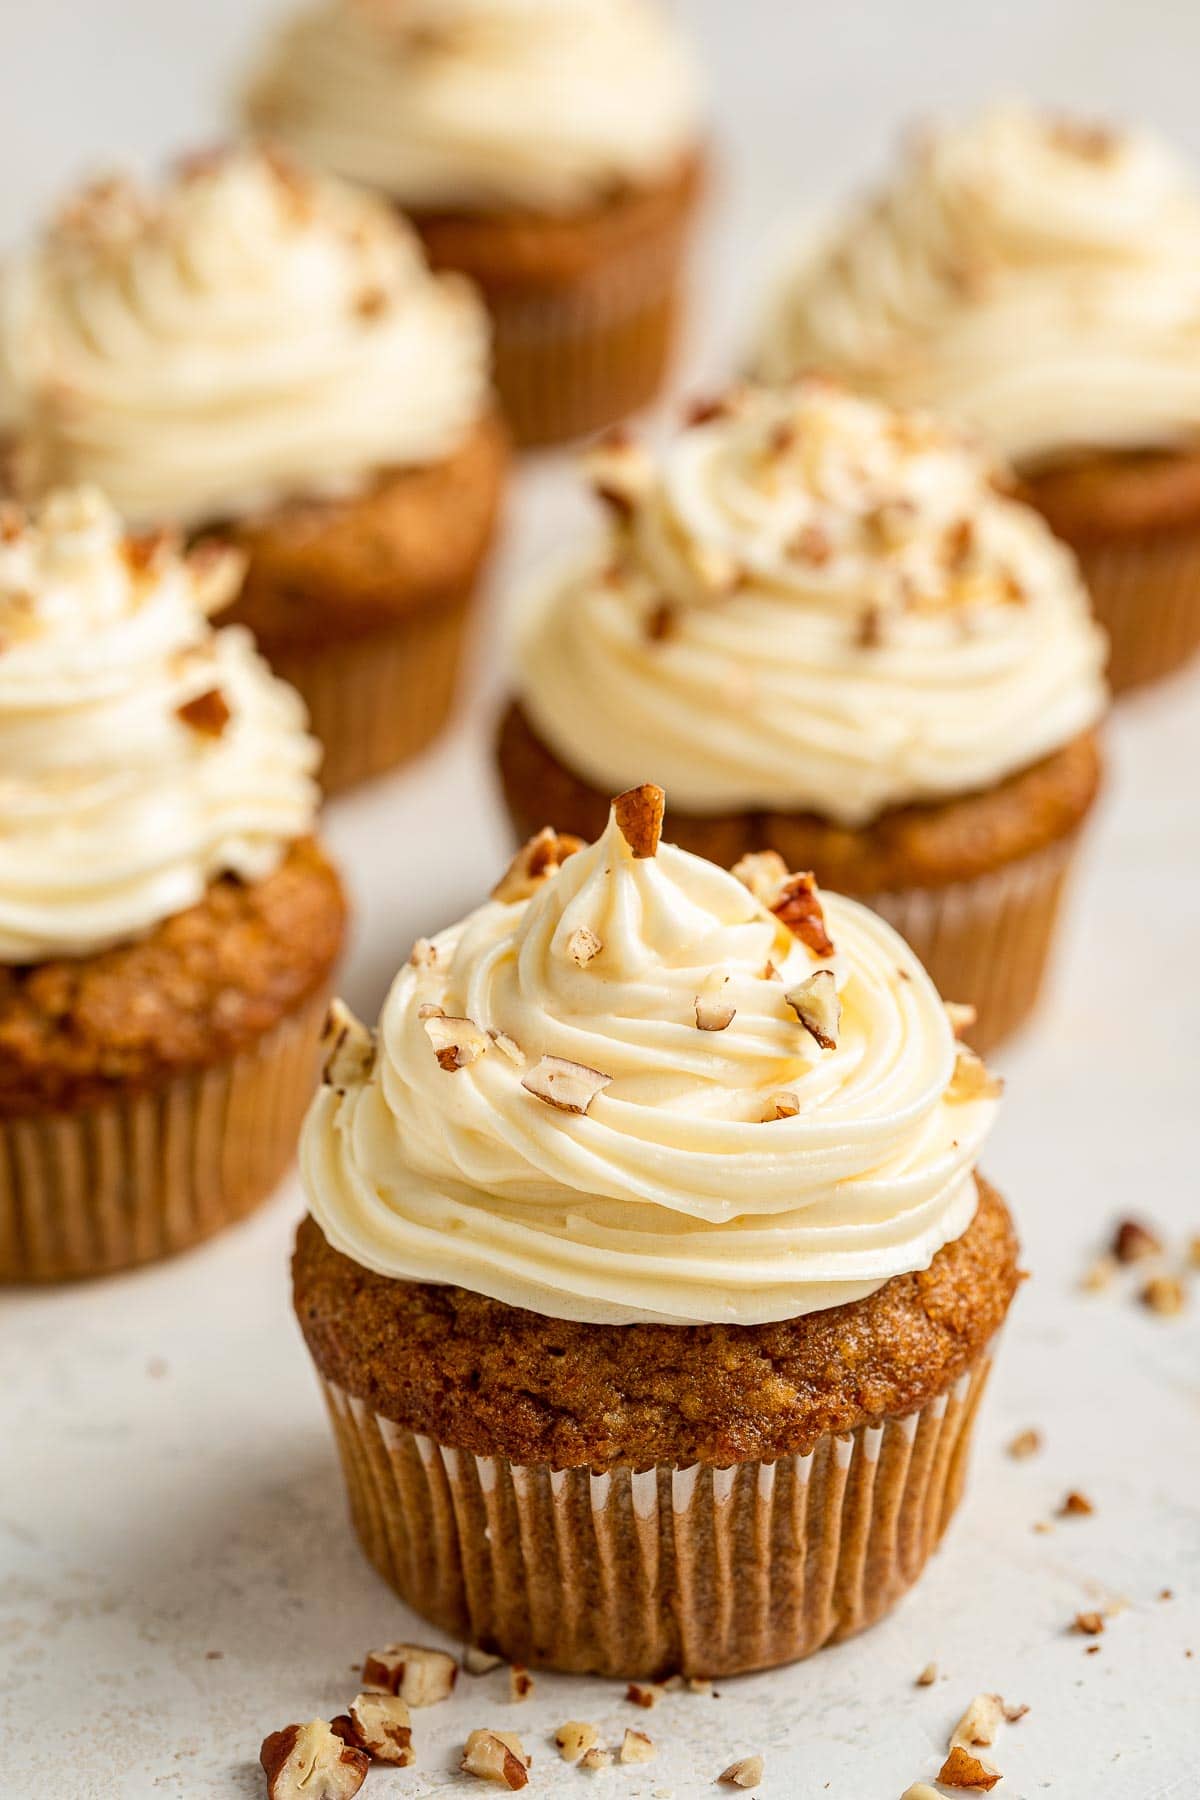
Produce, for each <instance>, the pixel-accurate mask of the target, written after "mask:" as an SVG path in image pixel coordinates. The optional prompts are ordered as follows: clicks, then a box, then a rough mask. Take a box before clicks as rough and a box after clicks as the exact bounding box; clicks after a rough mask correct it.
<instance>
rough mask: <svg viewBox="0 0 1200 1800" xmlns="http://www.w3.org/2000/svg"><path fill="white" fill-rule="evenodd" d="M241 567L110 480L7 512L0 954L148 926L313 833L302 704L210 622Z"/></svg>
mask: <svg viewBox="0 0 1200 1800" xmlns="http://www.w3.org/2000/svg"><path fill="white" fill-rule="evenodd" d="M240 578H241V559H240V558H239V556H238V555H237V554H236V553H235V552H230V551H222V550H216V549H213V548H212V547H211V546H206V547H202V548H201V549H199V550H197V551H195V552H193V553H192V555H191V556H190V557H188V558H184V557H183V556H182V555H181V554H180V553H179V550H178V548H177V547H176V546H175V545H174V544H173V543H172V542H171V540H170V539H169V538H168V537H165V536H162V535H158V536H154V537H150V538H128V537H126V536H125V534H124V532H123V531H122V528H121V525H120V521H119V519H118V517H117V515H116V514H115V513H114V511H113V510H112V508H111V507H110V506H109V504H108V502H107V501H106V500H104V499H103V498H102V497H101V496H100V495H99V494H98V493H97V492H95V491H94V490H88V489H82V490H78V491H72V492H59V493H55V494H52V495H50V496H49V497H48V498H47V500H46V501H45V503H44V504H43V506H42V507H41V509H40V511H39V512H38V513H37V514H35V515H32V516H29V515H26V514H25V513H23V512H22V511H21V509H19V508H15V507H8V508H5V509H4V510H3V511H2V512H0V961H3V962H7V963H28V962H38V961H42V960H44V959H45V958H47V957H54V956H84V955H89V954H91V953H92V952H95V951H99V950H103V949H105V948H107V947H108V946H109V945H112V944H115V943H119V942H122V941H124V940H126V939H129V938H131V937H136V936H138V935H139V934H140V933H142V932H143V931H147V930H149V929H151V928H152V927H153V926H155V925H157V924H158V923H160V922H161V921H162V920H163V919H165V918H167V917H168V916H169V915H170V914H172V913H176V912H180V911H182V910H183V909H184V908H185V907H188V906H191V905H192V904H193V903H194V902H195V901H197V900H199V899H200V898H201V896H202V894H203V892H204V889H205V887H206V885H207V883H208V882H209V881H210V880H212V879H214V878H215V877H217V876H219V875H222V874H226V873H232V874H237V875H240V876H242V877H243V878H244V879H246V880H256V879H259V878H260V877H262V876H264V875H266V874H268V873H269V872H270V871H271V869H273V868H274V867H275V865H276V864H277V863H278V861H279V859H280V857H281V856H282V854H283V850H284V847H285V846H286V844H287V843H289V842H290V841H292V840H293V839H295V838H298V837H302V836H303V835H304V834H305V833H306V832H308V831H309V830H310V829H311V827H312V824H313V820H314V818H315V815H316V806H317V790H316V786H315V783H314V781H313V771H314V770H315V768H316V765H317V761H318V757H319V752H318V750H317V746H316V744H315V743H314V742H313V740H312V739H311V738H310V737H308V735H307V733H306V731H305V728H304V712H303V707H302V706H301V703H300V701H299V699H298V698H297V697H296V695H295V694H293V693H292V691H291V690H290V689H289V688H287V687H285V686H284V684H283V683H282V682H279V681H276V680H275V679H274V678H273V677H272V676H271V674H270V673H269V671H268V670H267V668H266V665H265V664H264V663H263V662H261V660H260V659H259V657H258V656H257V655H256V653H255V651H254V646H253V643H252V641H251V639H250V637H249V636H248V634H247V633H245V632H244V631H241V630H238V629H234V628H231V629H229V630H226V631H221V632H214V631H213V630H212V628H211V627H210V626H209V624H208V622H207V619H206V617H205V613H206V612H207V611H209V610H211V609H212V608H213V607H214V606H217V605H219V604H222V603H223V602H224V601H225V600H226V599H228V597H229V595H230V593H231V592H232V590H233V589H234V588H235V587H236V586H237V583H238V581H239V580H240Z"/></svg>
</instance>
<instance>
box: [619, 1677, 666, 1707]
mask: <svg viewBox="0 0 1200 1800" xmlns="http://www.w3.org/2000/svg"><path fill="white" fill-rule="evenodd" d="M665 1692H666V1689H665V1688H664V1687H663V1686H662V1684H661V1682H657V1681H631V1682H630V1683H629V1686H628V1687H627V1688H626V1689H625V1698H626V1699H627V1700H628V1701H630V1702H631V1703H632V1704H633V1705H634V1706H644V1707H646V1708H649V1707H651V1706H657V1705H658V1703H659V1701H660V1700H661V1699H662V1697H663V1694H664V1693H665Z"/></svg>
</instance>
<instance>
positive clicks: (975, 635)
mask: <svg viewBox="0 0 1200 1800" xmlns="http://www.w3.org/2000/svg"><path fill="white" fill-rule="evenodd" d="M593 473H594V476H595V479H596V482H597V486H598V489H599V491H600V493H601V495H602V496H603V497H605V498H607V499H608V500H609V501H610V502H611V503H612V505H613V507H614V510H615V513H616V520H615V524H614V527H613V533H612V538H611V541H610V542H608V543H607V544H605V545H604V546H603V548H602V550H601V552H600V554H598V555H591V556H589V557H587V558H586V559H585V560H584V562H583V564H582V566H574V567H572V568H571V569H569V570H568V571H567V573H566V574H565V576H564V577H562V578H560V579H558V580H556V581H554V582H552V583H550V584H549V585H548V586H547V588H546V590H545V591H544V592H543V593H541V594H539V595H538V596H536V597H535V602H534V604H533V606H532V607H531V608H530V610H529V613H528V615H527V617H526V618H525V620H524V623H523V628H522V630H521V633H520V647H519V657H518V677H517V679H518V688H519V693H520V698H521V703H522V705H523V707H524V709H525V712H526V714H527V716H528V717H529V719H530V721H531V723H532V724H533V726H534V728H535V730H536V731H537V733H538V735H539V736H540V737H541V738H542V739H543V740H544V741H545V742H546V743H547V744H548V745H549V746H550V748H551V749H552V750H553V751H554V752H555V754H556V755H557V756H558V757H559V759H560V760H561V761H562V762H564V763H565V764H566V765H567V766H568V767H569V768H571V769H573V770H575V771H576V772H577V773H578V774H580V775H582V776H583V777H584V778H585V779H587V780H588V781H590V782H591V783H592V784H593V785H595V786H598V787H601V788H603V789H607V790H608V791H609V792H612V791H613V790H614V789H616V788H619V787H624V786H628V785H629V784H630V783H631V782H632V781H633V780H634V779H636V777H637V775H638V773H639V771H641V770H644V769H647V768H651V769H653V770H654V771H655V773H656V775H658V776H659V777H660V779H661V780H662V782H663V785H664V786H665V787H667V788H668V790H669V791H670V793H671V798H672V801H673V802H674V803H675V804H677V805H678V806H680V807H681V808H683V809H684V810H686V811H690V812H695V813H702V814H704V813H719V812H725V811H729V810H734V811H740V810H743V809H746V808H759V807H764V808H772V809H778V810H787V811H811V812H815V813H818V814H820V815H822V816H823V817H826V818H831V819H834V820H836V821H837V822H839V823H842V824H845V825H850V826H855V825H861V824H865V823H868V822H869V821H870V820H871V819H873V818H875V817H876V816H877V815H878V814H879V813H880V812H882V811H883V810H885V809H886V808H887V807H889V806H894V805H903V804H908V803H910V802H917V801H924V800H938V799H942V798H945V797H948V796H952V795H961V794H966V793H970V792H973V791H975V790H977V789H981V788H984V787H987V786H990V785H992V784H993V783H995V782H996V781H998V780H1000V779H1002V778H1003V777H1005V776H1006V775H1008V774H1010V773H1013V772H1015V771H1017V770H1019V769H1022V768H1025V767H1028V766H1030V765H1032V764H1033V763H1034V762H1036V761H1037V760H1038V759H1039V758H1041V757H1042V756H1044V755H1046V754H1048V753H1050V752H1051V751H1053V750H1056V749H1058V748H1061V747H1062V746H1063V745H1065V744H1066V743H1067V742H1068V741H1069V740H1070V739H1071V738H1072V737H1074V736H1076V735H1077V734H1078V733H1080V732H1081V731H1083V730H1085V729H1087V728H1088V727H1089V726H1091V725H1092V724H1093V723H1094V722H1095V721H1096V720H1097V718H1098V717H1099V715H1100V714H1101V712H1102V711H1103V708H1104V704H1105V689H1104V682H1103V677H1102V667H1103V662H1104V643H1103V638H1102V635H1101V633H1100V632H1099V630H1098V629H1097V627H1096V626H1095V625H1094V624H1093V623H1092V621H1091V618H1090V613H1089V608H1088V602H1087V597H1086V595H1085V592H1084V589H1083V587H1082V585H1081V582H1080V580H1079V577H1078V574H1077V572H1076V569H1075V565H1074V562H1073V561H1072V558H1071V556H1070V554H1069V553H1068V552H1067V551H1066V550H1065V549H1064V548H1063V547H1062V546H1061V545H1060V544H1058V543H1057V542H1056V541H1055V539H1054V538H1053V537H1052V536H1051V534H1050V532H1049V530H1048V529H1047V528H1046V526H1045V525H1044V523H1043V522H1042V520H1041V519H1040V518H1039V517H1038V516H1037V515H1036V514H1035V513H1033V512H1032V511H1031V510H1030V509H1029V508H1027V507H1024V506H1020V505H1018V504H1016V503H1015V502H1014V501H1012V500H1011V499H1008V498H1006V497H1004V496H1003V495H1002V494H1001V493H1000V492H998V491H997V488H996V487H995V485H994V483H993V479H992V476H993V471H992V469H991V467H990V465H989V463H988V461H987V459H986V458H985V457H984V456H983V455H982V454H981V453H979V452H978V451H977V450H975V449H974V448H972V447H971V446H970V445H969V444H967V443H966V442H965V441H964V440H961V439H959V438H957V437H955V436H954V435H952V434H951V433H949V432H947V431H946V430H944V429H943V428H941V427H939V426H938V425H936V424H934V423H933V422H931V421H930V420H929V419H928V418H926V417H925V416H923V415H917V414H908V413H896V412H892V411H889V410H886V409H884V408H883V407H880V406H878V405H876V404H874V403H871V402H867V401H862V400H859V399H856V398H853V397H851V396H849V395H847V394H845V393H842V392H840V391H839V390H838V389H837V388H835V387H833V386H831V385H830V384H829V383H827V382H817V381H809V382H805V383H801V384H799V385H798V386H797V387H795V388H789V389H783V390H778V391H771V390H767V389H742V390H737V391H735V392H734V393H733V394H731V395H730V396H728V397H727V398H726V399H725V400H724V401H723V402H721V403H719V404H718V405H717V406H715V407H714V408H711V409H707V410H706V411H705V412H704V413H703V415H702V416H701V417H700V418H699V420H698V422H696V423H693V424H692V425H690V426H689V427H688V428H687V429H685V430H683V431H682V432H681V433H679V434H678V435H677V436H676V437H675V439H674V440H673V441H672V442H671V443H670V444H669V445H668V447H667V448H666V450H665V451H664V453H663V454H662V456H661V458H660V459H659V461H658V462H657V463H654V462H652V461H650V459H649V458H648V457H646V456H645V455H644V454H643V453H642V452H641V451H639V450H638V449H637V448H636V447H634V446H617V447H615V448H613V449H609V450H607V451H604V452H602V453H601V454H600V455H599V456H598V457H597V458H596V459H595V460H594V464H593Z"/></svg>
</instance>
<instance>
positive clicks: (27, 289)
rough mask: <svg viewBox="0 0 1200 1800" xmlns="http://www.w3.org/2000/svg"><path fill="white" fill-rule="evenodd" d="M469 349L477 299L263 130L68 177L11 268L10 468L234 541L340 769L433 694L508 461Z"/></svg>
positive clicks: (391, 749) (247, 617) (435, 711)
mask: <svg viewBox="0 0 1200 1800" xmlns="http://www.w3.org/2000/svg"><path fill="white" fill-rule="evenodd" d="M85 318H86V319H87V320H88V321H89V322H90V323H89V328H88V331H87V332H85V331H84V330H83V329H82V328H81V323H80V322H81V320H82V319H85ZM231 320H233V321H234V323H233V324H232V325H231V323H230V321H231ZM96 321H103V324H102V325H97V324H96ZM487 369H488V332H487V322H486V315H485V313H484V311H483V309H482V306H481V305H480V303H479V301H478V298H477V297H476V296H475V295H474V294H473V292H472V291H471V290H470V289H469V288H468V286H467V285H466V284H465V283H464V282H463V281H461V280H460V279H459V278H457V277H451V276H445V277H443V276H437V277H435V276H433V275H432V274H431V273H430V271H429V269H428V266H427V264H426V262H425V258H424V253H423V251H422V249H421V247H420V243H419V241H418V239H417V238H416V236H415V234H414V233H413V232H412V230H411V228H410V227H409V226H407V225H406V224H405V222H404V221H403V220H402V219H401V218H399V217H398V215H396V214H395V213H394V211H393V210H392V209H391V208H390V207H388V206H386V205H385V204H384V203H382V202H380V201H376V200H373V199H371V198H370V197H369V196H367V195H364V194H360V193H358V192H356V191H354V190H352V189H350V188H348V187H344V186H342V185H341V184H340V183H338V182H335V181H326V180H323V179H317V178H315V177H310V176H307V175H305V174H303V173H301V172H300V171H299V170H298V169H297V168H296V167H294V166H293V165H292V164H291V163H289V162H288V161H287V160H285V159H283V158H281V157H280V156H279V155H278V154H277V153H274V152H270V153H268V152H264V151H254V150H241V151H235V152H230V153H228V154H225V155H221V156H214V157H210V158H200V159H196V160H194V161H193V162H191V163H189V164H186V165H185V166H183V167H182V168H181V169H179V170H178V171H176V173H175V174H174V175H173V177H172V178H171V179H170V180H169V181H168V182H167V183H165V184H164V185H163V187H162V188H161V189H160V190H157V191H155V192H148V191H144V190H142V189H139V188H136V187H134V186H133V185H132V184H129V183H120V182H107V183H101V184H98V185H97V186H95V187H93V188H92V189H90V190H88V191H87V192H85V193H84V194H83V195H81V196H80V197H79V198H78V199H76V200H75V201H74V202H73V203H72V205H71V206H70V207H69V208H68V209H67V210H66V211H65V212H64V213H63V215H62V216H61V217H60V218H59V219H58V221H57V222H56V223H55V224H54V226H53V227H52V228H51V229H50V230H49V231H48V232H47V233H46V234H45V235H44V237H43V238H42V240H41V241H40V242H39V243H38V244H36V245H35V246H34V247H33V248H32V249H31V250H30V251H29V252H27V253H26V255H25V256H24V257H22V258H18V260H17V261H16V263H15V264H14V266H13V268H12V269H11V270H10V271H9V273H8V274H7V276H6V278H5V306H4V313H3V319H2V322H0V378H3V381H4V384H5V386H6V387H7V388H8V389H9V404H8V405H7V407H6V412H7V413H9V414H10V415H11V416H12V417H13V419H14V420H15V430H16V434H17V435H16V439H15V442H14V443H13V445H12V446H11V447H10V453H9V458H8V461H9V465H10V485H11V486H12V487H13V488H14V489H15V491H16V492H17V493H18V494H20V495H23V496H31V495H37V494H40V493H43V492H45V491H46V490H47V488H49V487H50V486H52V485H54V484H55V483H61V482H64V481H69V482H75V481H91V482H95V483H97V484H98V485H100V486H101V487H103V489H104V490H105V491H106V492H107V493H108V494H109V495H110V496H111V497H112V499H113V500H114V501H115V503H116V504H117V505H118V506H120V507H121V508H122V510H123V511H124V512H125V514H126V516H127V518H128V519H129V520H130V521H132V522H133V524H134V525H135V526H137V528H139V529H143V528H144V529H148V530H153V529H156V528H159V527H162V526H164V525H165V526H169V527H171V528H176V529H182V530H184V531H186V532H187V533H188V535H189V536H190V537H192V538H198V539H214V538H215V539H216V540H217V541H218V542H230V541H232V542H234V543H236V544H237V545H238V546H239V547H240V548H241V549H242V550H243V552H244V553H245V555H246V558H247V572H246V587H245V590H244V592H243V595H242V597H241V600H240V601H239V603H238V607H237V610H236V612H235V613H234V615H233V616H234V617H236V618H238V619H240V620H242V621H243V622H245V623H248V624H249V625H250V626H251V627H252V629H253V630H254V631H255V633H256V635H257V636H258V637H259V641H260V643H261V644H262V646H263V649H264V651H265V653H266V654H267V655H268V656H269V657H270V659H271V661H272V663H273V665H274V666H275V667H276V668H277V669H278V670H279V672H280V673H281V674H283V675H284V676H285V678H286V679H288V680H289V681H290V682H291V683H292V684H293V685H294V686H295V687H297V688H298V689H299V691H300V692H301V694H302V695H303V697H304V699H305V701H306V702H307V704H308V706H309V710H310V714H311V717H312V722H313V728H314V731H315V732H316V734H317V736H318V737H319V738H320V740H321V742H322V743H323V745H324V747H325V763H324V769H323V779H324V783H325V786H326V788H327V789H329V790H333V789H339V788H343V787H346V786H348V785H350V784H351V783H352V782H355V781H357V780H360V779H362V778H363V777H366V776H369V775H372V774H376V773H379V772H380V771H382V770H384V769H387V768H391V767H393V766H394V765H395V764H396V763H398V762H401V761H403V760H405V759H406V758H407V757H409V756H411V755H413V754H415V753H416V752H417V751H419V750H420V749H422V748H423V747H424V746H425V745H426V744H427V743H428V742H429V741H430V739H431V738H432V737H433V736H434V735H435V733H436V732H437V730H438V729H439V728H440V726H441V725H442V723H443V722H444V720H445V718H446V715H447V713H448V711H449V708H450V705H451V702H452V699H453V694H454V689H455V681H456V675H457V671H458V666H459V662H460V651H461V646H462V640H463V636H464V628H465V626H466V623H467V619H468V616H469V612H470V609H471V604H472V600H473V597H474V594H475V591H476V588H477V586H478V580H479V576H480V571H481V569H482V566H483V563H484V561H485V558H486V556H487V552H488V550H489V548H490V545H491V542H492V538H493V536H494V532H495V527H496V521H497V515H498V510H499V503H500V498H501V493H502V490H503V486H504V478H505V472H506V462H507V449H506V439H505V434H504V431H503V429H502V427H501V426H500V425H499V423H498V421H497V419H496V416H495V414H494V410H493V405H494V403H493V401H492V399H491V397H490V390H489V386H488V372H487ZM64 393H69V396H70V399H69V404H64V402H63V395H64Z"/></svg>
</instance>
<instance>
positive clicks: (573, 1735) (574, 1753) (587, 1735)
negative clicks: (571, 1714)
mask: <svg viewBox="0 0 1200 1800" xmlns="http://www.w3.org/2000/svg"><path fill="white" fill-rule="evenodd" d="M554 1742H555V1743H556V1744H557V1745H558V1753H559V1755H560V1756H561V1757H562V1759H563V1761H564V1762H569V1763H573V1762H578V1761H579V1758H580V1757H581V1756H582V1755H583V1753H584V1751H585V1750H591V1749H592V1748H593V1747H594V1746H595V1745H596V1744H598V1743H599V1742H600V1733H599V1732H598V1731H597V1730H596V1727H595V1726H594V1725H589V1724H588V1723H587V1722H586V1720H583V1719H568V1720H567V1722H566V1724H565V1725H560V1726H559V1728H558V1730H557V1731H556V1732H555V1734H554Z"/></svg>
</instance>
